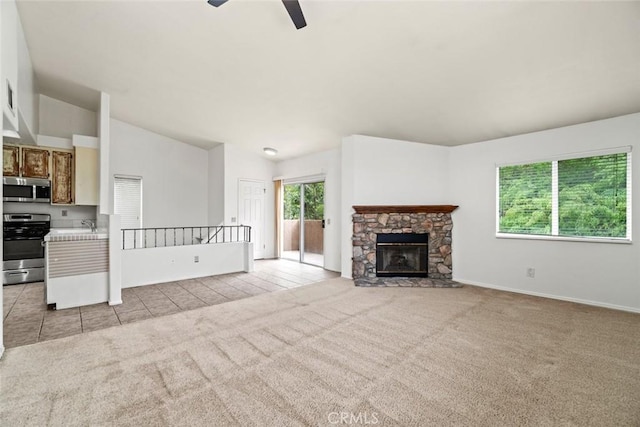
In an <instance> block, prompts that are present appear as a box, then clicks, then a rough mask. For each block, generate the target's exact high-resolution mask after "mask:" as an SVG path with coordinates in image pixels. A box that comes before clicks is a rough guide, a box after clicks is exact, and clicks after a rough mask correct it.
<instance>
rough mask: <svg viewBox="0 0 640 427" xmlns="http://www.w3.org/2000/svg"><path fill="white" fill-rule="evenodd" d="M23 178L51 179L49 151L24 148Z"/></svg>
mask: <svg viewBox="0 0 640 427" xmlns="http://www.w3.org/2000/svg"><path fill="white" fill-rule="evenodd" d="M22 176H24V177H28V178H44V179H47V178H49V150H44V149H41V148H27V147H22Z"/></svg>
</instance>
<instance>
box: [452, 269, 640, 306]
mask: <svg viewBox="0 0 640 427" xmlns="http://www.w3.org/2000/svg"><path fill="white" fill-rule="evenodd" d="M453 280H455V281H456V282H460V283H466V284H469V285H472V286H479V287H481V288H489V289H495V290H498V291H506V292H514V293H517V294H523V295H531V296H534V297H542V298H551V299H555V300H560V301H569V302H575V303H578V304H585V305H591V306H594V307H602V308H610V309H613V310H619V311H627V312H630V313H640V308H636V307H628V306H626V305H617V304H609V303H606V302H600V301H591V300H586V299H581V298H572V297H565V296H560V295H553V294H547V293H544V292H532V291H523V290H522V289H513V288H507V287H505V286H497V285H491V284H489V283H483V282H477V281H475V280H467V279H461V278H458V277H455V278H454V279H453Z"/></svg>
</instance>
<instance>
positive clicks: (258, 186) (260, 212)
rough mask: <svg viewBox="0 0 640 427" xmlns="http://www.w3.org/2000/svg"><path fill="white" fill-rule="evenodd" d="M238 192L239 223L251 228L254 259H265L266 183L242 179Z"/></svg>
mask: <svg viewBox="0 0 640 427" xmlns="http://www.w3.org/2000/svg"><path fill="white" fill-rule="evenodd" d="M238 190H239V191H238V205H239V206H238V223H239V224H240V225H249V226H251V241H252V242H253V257H254V258H255V259H260V258H264V252H265V243H264V193H265V192H266V188H265V185H264V181H249V180H242V179H241V180H240V183H239V189H238Z"/></svg>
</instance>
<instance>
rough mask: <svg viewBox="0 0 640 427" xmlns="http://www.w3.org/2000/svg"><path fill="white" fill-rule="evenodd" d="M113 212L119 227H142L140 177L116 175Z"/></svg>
mask: <svg viewBox="0 0 640 427" xmlns="http://www.w3.org/2000/svg"><path fill="white" fill-rule="evenodd" d="M114 182H115V191H114V192H115V205H114V213H115V214H116V215H120V227H122V228H142V178H139V177H123V176H116V177H115V178H114Z"/></svg>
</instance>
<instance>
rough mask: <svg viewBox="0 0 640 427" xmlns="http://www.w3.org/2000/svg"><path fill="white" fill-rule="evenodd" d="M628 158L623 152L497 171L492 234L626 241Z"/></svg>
mask: <svg viewBox="0 0 640 427" xmlns="http://www.w3.org/2000/svg"><path fill="white" fill-rule="evenodd" d="M630 156H631V154H630V153H626V152H625V153H616V154H608V155H604V156H592V157H583V158H575V159H568V160H558V161H552V162H541V163H532V164H524V165H514V166H503V167H500V168H499V170H498V172H499V173H498V175H499V176H498V190H499V201H498V205H499V207H498V210H499V211H498V218H499V227H498V231H499V232H500V233H511V234H532V235H551V236H574V237H576V236H577V237H613V238H624V237H627V219H628V218H627V193H628V186H630V185H631V183H630V182H627V168H628V167H629V162H630ZM554 200H555V206H554Z"/></svg>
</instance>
